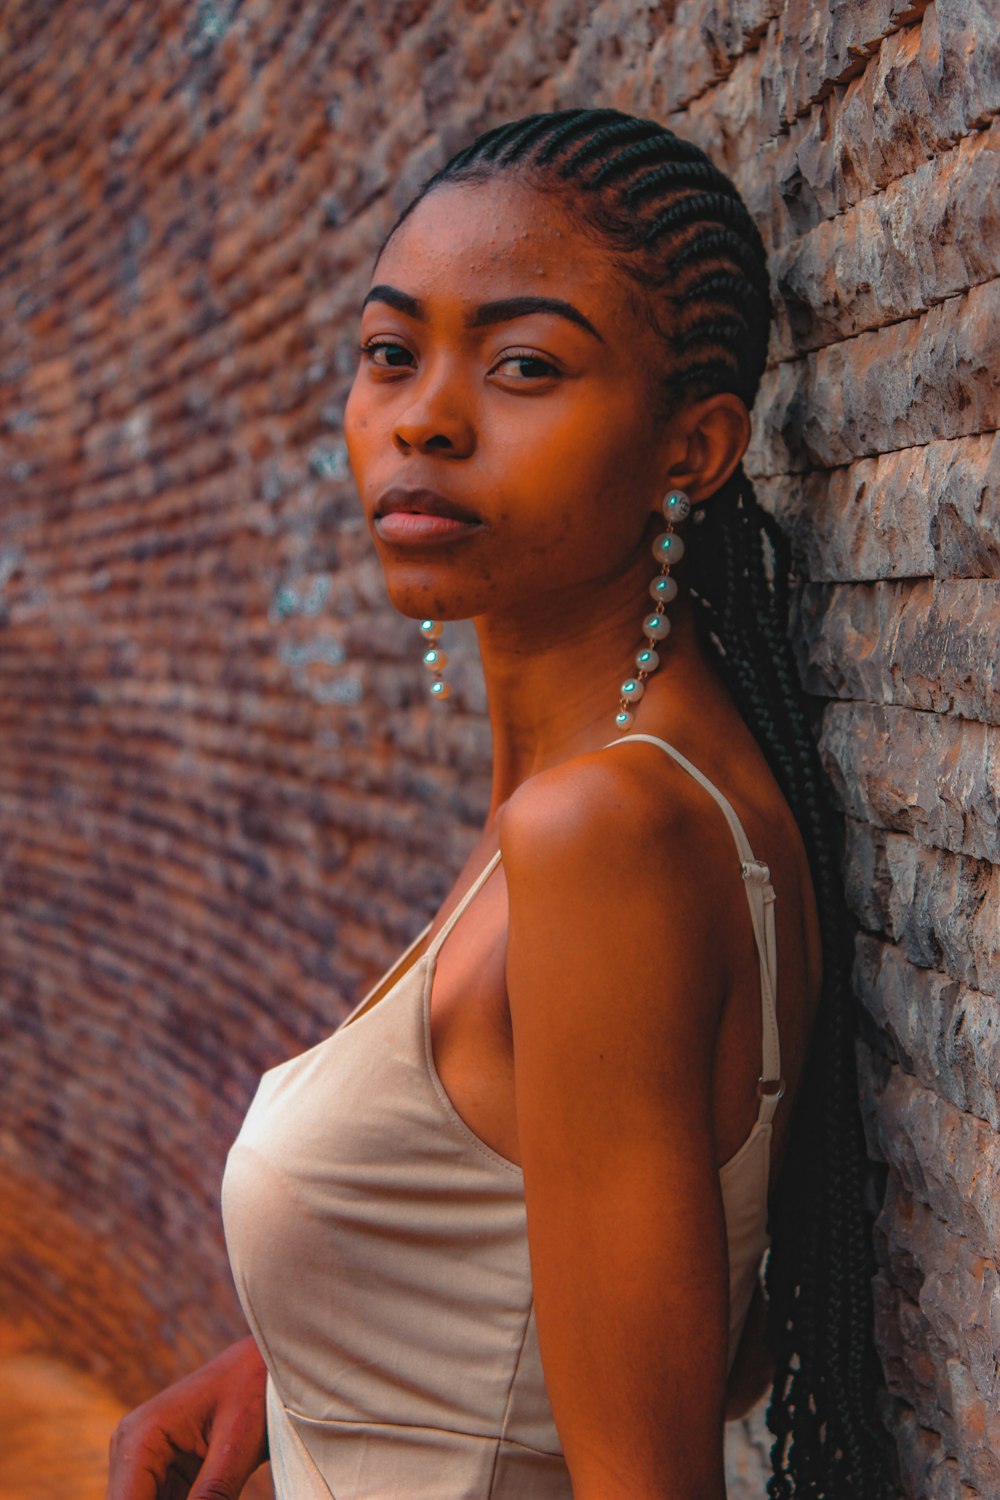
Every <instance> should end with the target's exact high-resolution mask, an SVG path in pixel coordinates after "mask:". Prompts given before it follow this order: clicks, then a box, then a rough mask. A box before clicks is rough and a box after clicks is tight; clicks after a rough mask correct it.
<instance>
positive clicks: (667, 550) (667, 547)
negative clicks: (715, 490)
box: [615, 490, 691, 730]
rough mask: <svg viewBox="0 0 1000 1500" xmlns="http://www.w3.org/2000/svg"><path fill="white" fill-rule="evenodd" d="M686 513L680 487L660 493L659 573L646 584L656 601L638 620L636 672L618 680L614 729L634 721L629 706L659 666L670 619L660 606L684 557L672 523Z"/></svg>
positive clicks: (670, 595)
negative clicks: (673, 570) (663, 520)
mask: <svg viewBox="0 0 1000 1500" xmlns="http://www.w3.org/2000/svg"><path fill="white" fill-rule="evenodd" d="M690 513H691V501H690V500H689V499H688V497H687V495H685V493H684V491H683V490H671V491H670V493H669V494H668V495H665V496H664V499H663V514H664V515H665V516H666V519H667V529H666V531H662V532H661V533H660V535H659V536H658V537H657V538H656V541H655V542H654V543H653V556H654V557H655V558H656V560H657V562H658V563H660V565H661V566H660V572H659V576H658V577H656V578H654V579H653V581H652V583H651V584H650V585H649V592H650V595H651V597H652V598H653V599H654V600H655V602H656V608H655V610H654V611H653V613H652V614H649V615H647V616H646V618H645V619H644V620H643V622H642V633H643V635H644V636H645V637H646V644H645V646H643V647H642V649H641V650H640V651H638V652H637V653H636V658H635V665H636V668H637V671H636V674H635V676H634V677H628V678H626V680H625V681H624V682H623V683H622V688H621V692H622V695H621V699H620V700H619V704H618V713H617V714H616V715H615V728H616V729H618V730H622V729H631V727H632V725H633V724H634V723H635V714H634V713H633V711H632V705H634V704H636V703H638V702H639V699H640V698H641V697H642V695H643V693H644V692H645V691H646V678H647V677H648V676H649V674H650V672H655V671H656V669H657V667H658V666H659V665H660V657H659V653H658V652H657V650H656V647H657V644H658V643H659V642H660V641H665V640H666V638H667V636H668V635H669V634H670V621H669V620H668V619H667V617H666V615H665V614H664V612H663V611H664V606H665V605H667V604H670V603H671V602H672V600H674V599H676V598H677V584H676V583H675V581H674V580H673V579H672V578H671V576H670V569H671V568H672V567H673V565H674V563H679V562H680V560H681V558H682V557H683V556H684V543H683V542H682V541H681V539H680V537H679V536H675V534H674V525H675V523H677V522H680V521H684V520H686V519H687V517H688V516H689V515H690Z"/></svg>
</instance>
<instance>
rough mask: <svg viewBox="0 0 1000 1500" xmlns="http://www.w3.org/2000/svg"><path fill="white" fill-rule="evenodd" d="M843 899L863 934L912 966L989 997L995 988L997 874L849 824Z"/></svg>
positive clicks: (999, 937) (981, 864) (999, 938)
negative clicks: (891, 946)
mask: <svg viewBox="0 0 1000 1500" xmlns="http://www.w3.org/2000/svg"><path fill="white" fill-rule="evenodd" d="M847 894H848V899H849V901H850V903H851V906H852V908H853V911H854V913H855V915H856V917H857V919H858V921H859V922H860V923H861V925H862V926H863V927H864V928H866V929H867V930H868V931H869V932H872V933H877V934H879V935H881V936H885V937H887V938H889V939H891V941H892V942H894V943H897V944H898V945H899V947H900V949H901V951H902V952H903V953H904V954H905V956H906V957H907V958H908V959H909V960H910V962H911V963H913V964H916V965H917V967H918V968H930V969H938V970H940V971H941V972H942V973H944V974H947V975H949V976H950V977H951V978H952V979H957V980H958V981H959V982H960V983H961V984H965V985H968V986H969V987H970V988H972V989H978V990H980V991H982V992H983V993H984V994H987V995H992V996H995V995H997V993H998V989H1000V869H998V868H997V866H996V865H995V864H992V863H991V862H990V861H989V860H985V859H969V858H967V857H966V856H964V855H961V854H950V853H948V852H947V851H946V850H944V849H935V848H927V847H925V846H923V845H921V844H919V843H917V842H916V841H915V840H914V839H913V838H911V837H908V836H906V835H904V834H901V833H886V832H884V831H883V830H881V829H878V828H873V827H872V826H871V825H870V824H868V823H864V822H856V821H855V820H854V819H848V821H847Z"/></svg>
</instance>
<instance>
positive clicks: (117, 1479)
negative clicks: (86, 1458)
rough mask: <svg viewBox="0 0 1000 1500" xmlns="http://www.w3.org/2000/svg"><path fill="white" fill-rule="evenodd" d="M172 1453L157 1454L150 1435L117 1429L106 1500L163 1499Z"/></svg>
mask: <svg viewBox="0 0 1000 1500" xmlns="http://www.w3.org/2000/svg"><path fill="white" fill-rule="evenodd" d="M169 1464H170V1455H169V1454H167V1453H160V1454H157V1453H156V1451H155V1449H154V1447H153V1446H152V1445H151V1444H150V1442H149V1440H148V1439H146V1438H140V1437H139V1436H138V1435H131V1434H129V1433H128V1432H127V1431H126V1432H122V1431H121V1429H120V1428H118V1429H116V1430H115V1432H114V1434H113V1436H112V1438H111V1447H110V1452H109V1459H108V1487H107V1490H106V1491H105V1500H159V1497H160V1494H161V1489H160V1487H161V1484H162V1483H164V1482H165V1481H166V1477H167V1470H168V1468H169Z"/></svg>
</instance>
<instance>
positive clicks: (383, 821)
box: [0, 0, 1000, 1500]
mask: <svg viewBox="0 0 1000 1500" xmlns="http://www.w3.org/2000/svg"><path fill="white" fill-rule="evenodd" d="M996 38H997V27H996V22H995V20H993V19H992V17H991V14H990V7H989V5H988V4H987V0H934V3H931V4H922V3H911V4H902V3H897V0H856V3H853V4H845V3H839V0H830V3H829V4H827V5H825V6H822V5H815V4H812V3H810V0H785V3H781V0H676V3H673V4H664V5H659V6H654V5H640V4H638V3H633V0H605V3H597V4H589V5H584V4H582V3H581V0H547V3H545V4H541V5H537V6H524V5H523V4H520V3H516V0H466V3H458V0H409V3H407V0H396V3H384V4H382V3H380V4H378V5H376V4H374V0H369V3H367V4H364V3H360V4H359V3H342V4H336V5H333V4H322V5H321V4H318V3H315V0H302V3H293V0H245V3H243V4H237V3H236V0H228V3H222V0H219V3H212V0H185V3H169V0H158V3H156V4H154V3H152V0H109V3H97V0H87V3H84V0H81V3H77V4H75V5H70V6H59V5H56V4H54V3H46V0H14V3H12V4H9V5H8V6H7V7H6V8H5V9H4V11H3V14H2V16H0V174H2V182H3V193H2V208H0V215H2V219H0V403H2V411H0V501H2V506H0V816H2V821H3V845H2V849H0V883H2V884H0V976H2V978H0V984H2V991H0V995H2V1002H3V1010H2V1020H0V1024H2V1027H3V1040H4V1052H5V1056H10V1057H11V1059H12V1061H13V1064H14V1065H13V1066H12V1067H11V1068H9V1069H8V1070H6V1077H5V1088H4V1095H3V1104H2V1111H3V1116H2V1130H3V1153H2V1155H3V1164H2V1175H3V1190H4V1193H5V1195H6V1196H5V1202H6V1203H8V1204H9V1205H11V1208H12V1212H9V1213H6V1214H5V1215H4V1221H3V1226H2V1231H0V1235H2V1242H0V1264H2V1271H0V1285H2V1286H3V1287H4V1288H5V1292H4V1297H5V1301H6V1311H7V1316H8V1318H9V1319H12V1320H16V1321H17V1322H19V1323H20V1324H26V1325H30V1328H31V1329H32V1330H34V1334H33V1336H34V1337H35V1339H36V1341H37V1342H38V1343H39V1344H45V1343H49V1344H54V1345H57V1346H58V1347H59V1348H60V1349H61V1350H62V1352H63V1353H65V1354H67V1355H68V1356H69V1357H71V1358H74V1359H76V1360H78V1361H80V1362H82V1363H86V1364H88V1365H89V1366H90V1368H92V1369H94V1370H96V1371H97V1372H98V1373H103V1374H104V1375H105V1376H106V1377H108V1378H109V1379H111V1380H112V1381H113V1382H114V1383H115V1385H116V1386H117V1388H118V1389H119V1391H120V1392H121V1393H122V1394H123V1395H124V1396H125V1397H126V1398H129V1399H134V1398H136V1397H139V1396H142V1395H144V1394H146V1393H148V1391H149V1390H150V1389H151V1388H152V1387H153V1386H154V1385H155V1384H157V1383H158V1382H161V1381H163V1380H165V1379H168V1378H171V1377H172V1376H174V1375H175V1374H177V1373H179V1372H180V1371H181V1370H183V1369H185V1368H188V1367H189V1366H190V1364H191V1363H192V1362H194V1361H195V1360H196V1359H197V1358H198V1357H199V1356H200V1355H202V1354H204V1353H207V1352H209V1351H210V1350H211V1349H213V1348H214V1347H216V1346H217V1344H218V1343H219V1341H220V1340H222V1339H224V1338H226V1337H227V1336H228V1335H229V1334H230V1333H231V1332H233V1331H234V1330H236V1329H237V1328H238V1321H237V1315H236V1309H235V1304H234V1300H233V1296H232V1293H231V1291H230V1290H229V1286H228V1276H227V1271H226V1267H225V1262H224V1257H223V1254H222V1246H221V1236H220V1229H219V1221H218V1211H217V1195H218V1185H219V1177H220V1173H221V1167H222V1161H223V1158H224V1154H225V1150H226V1148H227V1146H228V1143H229V1141H230V1140H231V1138H232V1136H233V1134H234V1133H235V1130H236V1128H237V1127H238V1123H239V1120H240V1118H241V1114H242V1111H243V1109H244V1107H245V1105H246V1103H247V1101H248V1099H249V1097H250V1094H251V1093H252V1090H253V1088H254V1086H255V1081H256V1078H257V1076H258V1075H259V1073H260V1071H261V1070H262V1069H263V1068H264V1067H267V1066H269V1065H270V1064H271V1063H273V1062H275V1061H277V1060H279V1059H280V1058H281V1057H284V1056H286V1055H287V1054H288V1053H289V1052H290V1051H294V1050H298V1049H299V1048H301V1047H302V1046H303V1045H307V1044H309V1043H310V1042H312V1041H315V1040H316V1039H317V1038H318V1037H319V1036H321V1035H323V1034H324V1033H325V1032H327V1031H328V1030H329V1029H330V1028H331V1027H332V1026H333V1025H334V1024H335V1023H336V1021H337V1019H338V1018H339V1017H340V1016H341V1015H342V1014H343V1012H344V1009H345V1006H346V1005H347V1004H348V1003H349V1002H350V1001H351V999H352V997H354V996H355V995H356V994H357V992H358V989H359V986H363V985H364V983H365V982H366V981H367V980H370V979H371V978H372V977H374V975H375V974H376V973H377V972H378V971H379V970H380V969H381V968H382V967H383V966H384V965H385V964H386V963H387V962H388V961H389V959H390V958H391V957H392V956H393V954H394V953H395V952H397V951H398V950H399V949H400V948H401V947H402V946H403V944H404V943H405V941H406V940H407V939H408V938H409V937H410V936H411V935H412V933H413V932H414V931H415V930H416V929H417V928H418V927H419V926H420V925H421V924H422V923H423V921H425V920H426V918H427V917H428V916H429V914H430V913H431V912H432V911H433V910H434V908H435V907H436V905H437V904H438V902H439V900H440V898H441V896H442V895H443V893H444V891H445V890H446V888H447V886H448V884H449V883H450V879H451V877H452V875H453V873H454V871H455V870H456V869H457V867H458V866H459V865H460V864H461V862H462V860H463V858H464V854H465V851H466V849H467V848H468V846H469V843H470V841H471V838H472V836H473V832H474V829H475V827H476V824H477V819H478V818H479V817H480V815H481V813H482V811H483V809H484V807H485V802H486V793H487V764H488V755H489V738H488V730H487V726H486V724H485V721H484V718H483V713H482V708H483V704H482V688H481V683H480V682H479V680H478V677H477V674H476V668H475V663H474V660H473V653H472V643H471V639H470V637H469V634H468V632H465V633H464V634H463V635H462V638H461V644H460V649H459V652H458V655H459V663H458V669H457V671H456V673H455V674H453V675H454V676H455V677H456V678H457V679H458V680H459V683H460V686H461V688H462V691H460V693H459V694H458V697H457V700H452V703H451V704H450V705H449V711H448V713H447V715H446V716H437V715H435V714H432V713H431V712H430V706H429V705H428V704H427V702H426V700H425V696H424V693H425V684H424V683H423V682H422V681H421V674H420V669H419V666H418V653H419V647H418V643H417V641H416V639H415V629H414V626H413V623H412V622H411V621H406V620H402V619H400V618H398V617H396V616H395V615H394V614H393V613H392V611H391V610H389V609H388V607H387V605H386V601H385V596H384V593H383V590H382V585H381V580H380V576H379V573H378V569H377V566H376V565H375V562H374V559H373V556H372V554H371V552H370V549H369V546H368V543H367V539H366V534H365V532H364V530H363V528H362V525H361V522H360V517H359V515H358V511H357V507H356V504H355V502H354V500H353V497H352V491H351V487H350V484H349V482H348V479H347V477H346V464H345V451H344V446H343V441H342V433H341V426H340V422H341V414H342V408H343V401H344V397H345V393H346V389H347V386H348V384H349V380H350V376H351V373H352V370H353V365H354V357H355V356H354V342H355V336H356V322H355V319H356V308H357V304H358V301H359V294H360V292H361V291H362V289H363V287H364V285H365V282H366V278H367V273H368V269H369V265H370V258H371V254H372V251H373V248H374V246H375V245H376V244H377V243H378V240H379V239H380V237H381V235H382V234H383V233H384V231H385V229H386V228H387V227H388V224H389V223H390V222H391V220H392V218H393V217H394V216H395V213H396V212H397V211H398V209H399V208H400V207H401V206H402V204H403V203H404V202H405V201H406V200H407V198H408V197H409V195H410V194H411V192H412V191H413V189H414V188H415V187H416V185H417V184H418V182H419V181H420V180H421V179H422V177H423V176H425V175H426V174H427V173H428V172H429V171H430V170H432V169H433V168H434V167H436V166H437V165H439V164H440V162H441V161H442V160H443V159H444V158H445V157H446V156H447V155H448V154H450V152H451V151H452V150H454V149H455V148H456V147H457V146H458V145H459V144H461V143H463V142H464V141H465V140H467V139H468V138H469V137H470V136H471V135H472V134H473V133H474V132H475V131H476V130H477V129H479V128H482V127H484V126H485V125H488V124H492V123H495V122H497V121H498V120H502V119H504V118H510V117H513V116H515V115H518V114H522V113H526V112H528V111H530V110H534V109H540V108H542V109H544V108H559V107H564V106H567V105H573V104H579V103H592V102H594V101H598V102H601V103H607V104H612V105H617V106H619V107H621V108H625V109H630V110H634V111H636V112H638V113H643V114H653V115H655V116H656V117H658V118H660V119H662V120H664V121H665V122H666V123H668V124H670V125H672V126H673V127H674V128H675V129H677V130H678V131H679V132H680V133H681V134H685V135H689V136H691V137H692V138H694V139H696V140H698V141H699V142H700V143H701V144H702V145H704V146H705V147H706V149H708V150H709V151H710V152H711V154H712V155H713V157H714V158H715V159H716V160H717V161H718V162H719V164H720V165H721V166H722V167H723V168H725V169H726V170H728V171H729V172H730V173H731V174H732V175H733V177H734V178H735V180H736V181H737V183H738V185H739V186H740V188H741V190H742V192H743V193H744V196H745V197H746V199H747V201H748V203H749V205H750V207H751V210H752V211H753V213H754V214H755V216H756V218H757V220H758V222H759V224H760V227H761V230H762V232H763V234H764V236H765V239H766V242H767V244H768V247H769V250H770V252H771V255H772V264H773V270H774V279H775V287H776V294H777V295H776V302H777V306H778V312H779V318H778V326H777V328H776V331H775V337H774V343H773V347H772V351H771V363H770V368H769V370H768V372H767V374H766V376H765V381H764V386H763V389H762V392H761V397H760V400H759V403H758V408H757V413H756V421H755V436H754V442H753V447H752V450H751V454H750V456H749V460H748V468H749V469H750V470H751V472H752V473H753V474H754V476H755V478H756V479H757V482H758V488H759V493H760V495H761V497H762V499H763V500H764V501H765V503H767V504H768V505H769V506H771V507H772V508H773V509H774V511H775V513H776V514H778V515H779V516H780V518H781V519H782V521H783V523H784V524H785V525H786V526H787V527H788V529H789V530H790V533H791V535H792V539H793V543H794V547H795V552H796V557H797V562H798V566H799V568H800V570H801V573H802V577H803V580H804V583H803V588H802V590H801V593H800V597H799V601H798V607H797V616H796V638H797V641H798V644H799V647H800V651H801V662H802V670H803V674H804V678H805V681H806V683H807V686H808V687H809V689H810V691H811V692H813V693H814V694H815V695H816V696H817V698H818V699H819V700H824V702H825V707H824V708H823V712H822V723H821V732H822V745H823V752H824V755H825V758H826V762H827V764H828V767H829V769H830V772H831V775H832V776H833V779H834V783H835V786H836V788H837V794H838V796H839V798H840V801H841V804H842V806H843V808H844V811H845V813H846V815H847V827H848V847H849V871H848V874H849V884H850V893H851V900H852V904H853V906H854V909H855V911H856V913H857V915H858V918H859V920H860V923H861V928H862V935H861V937H860V939H859V943H858V966H857V976H858V986H859V990H860V993H861V995H862V997H863V999H864V1002H865V1005H866V1007H867V1009H868V1011H869V1012H870V1015H871V1017H872V1022H873V1024H872V1028H871V1035H870V1037H869V1038H868V1041H867V1043H866V1046H865V1048H864V1051H863V1073H864V1091H865V1107H866V1111H867V1115H868V1119H869V1124H870V1138H871V1143H872V1149H873V1151H875V1152H876V1153H878V1154H879V1155H880V1156H881V1157H882V1158H884V1160H885V1161H886V1162H887V1164H888V1193H887V1198H886V1205H885V1209H884V1211H883V1214H882V1217H881V1220H880V1223H879V1230H878V1253H879V1258H880V1263H881V1270H880V1274H879V1281H878V1306H879V1339H880V1344H881V1347H882V1350H883V1355H884V1359H885V1363H886V1368H887V1373H888V1377H889V1382H890V1386H891V1389H892V1392H893V1404H892V1406H891V1409H890V1410H889V1413H888V1415H889V1420H890V1422H891V1424H892V1426H893V1428H894V1431H895V1433H896V1435H897V1437H898V1443H899V1450H900V1462H901V1487H902V1490H903V1492H904V1493H905V1494H906V1495H907V1496H912V1497H918V1496H919V1497H921V1500H924V1497H933V1500H939V1497H940V1500H944V1497H948V1500H951V1497H958V1496H962V1497H969V1496H979V1495H981V1496H989V1495H992V1494H996V1493H997V1490H998V1488H1000V1483H998V1473H997V1470H998V1468H1000V1422H998V1418H997V1416H996V1411H997V1405H998V1403H997V1394H998V1393H997V1389H996V1387H997V1375H996V1361H997V1351H998V1348H1000V1335H998V1334H997V1332H996V1329H997V1327H998V1326H1000V1300H998V1294H997V1290H996V1288H997V1281H998V1273H997V1252H996V1249H995V1246H996V1244H997V1242H998V1239H997V1234H996V1228H997V1225H996V1223H995V1220H996V1214H997V1210H996V1208H995V1206H994V1199H995V1197H996V1194H995V1193H994V1191H993V1187H994V1182H995V1180H996V1177H997V1175H998V1173H1000V1141H998V1138H997V1130H998V1128H1000V1103H998V1093H997V1086H996V1077H997V1068H996V1060H997V1058H998V1054H1000V1040H998V1033H997V1024H996V1022H995V1019H994V1017H995V1014H996V1010H995V1007H996V998H995V997H996V992H997V982H998V970H1000V963H998V950H1000V933H998V915H997V914H998V910H1000V901H998V899H997V898H998V895H1000V875H998V874H997V872H996V865H997V863H998V859H1000V855H998V847H997V845H998V839H997V823H998V820H997V800H998V791H997V784H998V776H997V769H996V762H997V755H998V751H997V741H996V738H995V736H996V733H997V730H996V728H995V727H994V726H995V723H996V718H997V713H996V707H997V700H996V687H995V677H994V667H993V663H994V651H993V642H994V638H995V636H996V632H997V624H998V617H1000V608H998V597H997V583H996V582H995V581H991V578H992V580H995V579H996V576H997V572H998V561H1000V543H998V540H997V537H998V534H1000V532H998V521H1000V495H998V471H1000V458H998V454H997V445H996V429H997V427H998V416H1000V391H998V388H997V379H996V368H997V366H996V345H997V335H996V332H995V330H996V328H997V326H998V313H1000V293H998V287H1000V280H998V266H997V259H998V241H1000V236H998V233H997V230H998V224H997V219H998V209H997V203H998V202H1000V195H998V193H997V186H998V176H1000V174H998V170H997V159H998V158H997V144H998V139H1000V137H998V133H997V132H998V128H1000V127H998V126H997V125H996V123H995V117H996V113H997V110H998V106H1000V67H998V60H997V41H996ZM759 1441H760V1437H759V1424H758V1425H757V1426H756V1427H754V1426H753V1424H751V1430H750V1432H749V1435H748V1437H747V1439H746V1441H745V1442H744V1443H743V1445H742V1446H741V1445H740V1443H739V1442H738V1441H734V1445H733V1459H732V1461H733V1472H734V1476H735V1474H736V1470H737V1469H740V1468H742V1470H743V1472H744V1474H745V1476H747V1477H745V1478H744V1480H742V1481H740V1480H738V1479H737V1478H735V1477H734V1479H733V1492H734V1495H735V1494H736V1493H737V1492H738V1493H740V1494H741V1495H742V1494H746V1495H747V1496H749V1495H750V1494H753V1493H759V1492H760V1481H759V1472H758V1471H757V1470H755V1468H754V1463H755V1460H754V1443H757V1444H759ZM753 1473H758V1477H757V1479H753V1478H752V1477H750V1476H752V1474H753ZM755 1486H756V1489H755Z"/></svg>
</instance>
